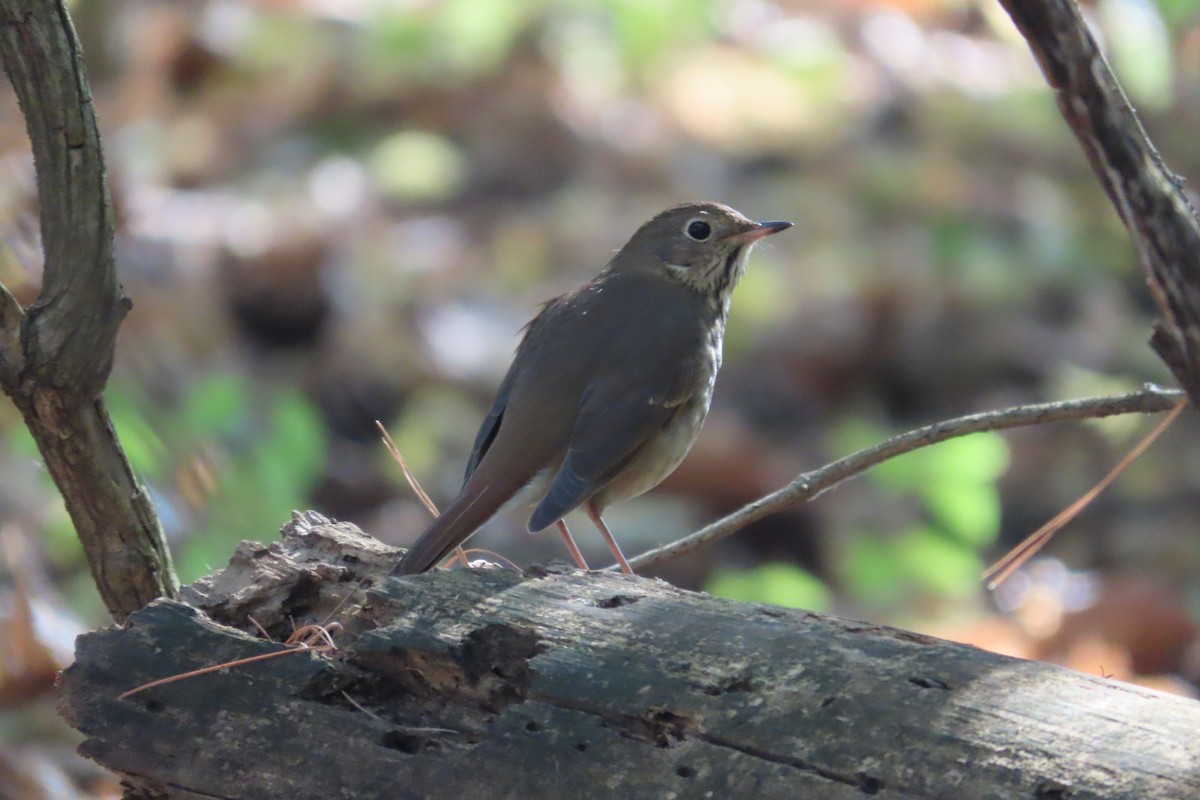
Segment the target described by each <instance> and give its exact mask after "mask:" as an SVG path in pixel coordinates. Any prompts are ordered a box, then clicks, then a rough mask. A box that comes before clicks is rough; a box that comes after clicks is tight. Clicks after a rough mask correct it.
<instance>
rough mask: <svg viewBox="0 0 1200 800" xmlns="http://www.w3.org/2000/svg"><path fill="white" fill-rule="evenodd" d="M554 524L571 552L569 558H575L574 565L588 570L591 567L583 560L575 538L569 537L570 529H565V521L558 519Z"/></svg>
mask: <svg viewBox="0 0 1200 800" xmlns="http://www.w3.org/2000/svg"><path fill="white" fill-rule="evenodd" d="M555 524H556V525H558V532H559V533H561V534H562V537H563V541H564V542H566V543H567V550H569V551H570V552H571V558H573V559H575V564H576V566H578V567H579V568H580V569H583V570H589V571H590V569H591V568H590V567H588V565H587V562H586V561H584V560H583V553H581V552H579V547H578V545H576V544H575V540H574V539H572V538H571V531H569V530H568V529H567V523H565V522H563V521H562V520H561V519H560V520H559V521H558V522H557V523H555Z"/></svg>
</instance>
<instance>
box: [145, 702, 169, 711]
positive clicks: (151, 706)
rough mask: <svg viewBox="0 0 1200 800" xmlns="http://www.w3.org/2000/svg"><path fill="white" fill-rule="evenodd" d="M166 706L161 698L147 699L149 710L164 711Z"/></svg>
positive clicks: (147, 708)
mask: <svg viewBox="0 0 1200 800" xmlns="http://www.w3.org/2000/svg"><path fill="white" fill-rule="evenodd" d="M165 707H166V706H164V705H163V704H162V701H161V700H147V701H146V710H147V711H156V712H157V711H162V710H163V709H164V708H165Z"/></svg>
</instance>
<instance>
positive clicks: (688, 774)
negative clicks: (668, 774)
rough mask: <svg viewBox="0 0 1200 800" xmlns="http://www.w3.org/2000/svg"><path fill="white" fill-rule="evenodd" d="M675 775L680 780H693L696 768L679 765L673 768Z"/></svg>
mask: <svg viewBox="0 0 1200 800" xmlns="http://www.w3.org/2000/svg"><path fill="white" fill-rule="evenodd" d="M675 774H676V775H678V776H679V777H681V778H694V777H696V768H695V767H689V766H688V765H687V764H680V765H679V766H678V767H676V768H675Z"/></svg>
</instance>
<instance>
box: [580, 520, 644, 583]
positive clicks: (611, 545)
mask: <svg viewBox="0 0 1200 800" xmlns="http://www.w3.org/2000/svg"><path fill="white" fill-rule="evenodd" d="M587 513H588V516H589V517H590V518H591V520H592V522H594V523H596V527H597V528H599V529H600V535H601V536H603V537H604V542H605V543H606V544H607V545H608V549H609V550H611V551H612V554H613V557H614V558H616V559H617V565H618V566H619V567H620V568H621V572H624V573H625V574H626V575H632V574H634V573H633V567H631V566H629V562H628V561H626V560H625V554H624V553H622V552H621V545H619V544H617V540H616V539H614V538H613V535H612V531H610V530H609V529H608V525H606V524H605V523H604V520H602V519H601V518H600V512H599V511H597V510H596V507H595V506H594V505H592V504H591V503H588V504H587Z"/></svg>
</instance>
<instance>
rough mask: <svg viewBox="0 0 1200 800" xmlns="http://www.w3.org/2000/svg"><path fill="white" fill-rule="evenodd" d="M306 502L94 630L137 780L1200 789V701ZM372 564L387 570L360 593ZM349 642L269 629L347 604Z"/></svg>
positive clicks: (101, 686) (100, 694)
mask: <svg viewBox="0 0 1200 800" xmlns="http://www.w3.org/2000/svg"><path fill="white" fill-rule="evenodd" d="M395 557H396V556H395V553H394V551H393V550H392V549H391V548H388V547H386V546H384V545H382V544H380V543H378V542H377V541H375V540H374V539H371V538H370V537H367V536H365V535H364V534H362V533H361V532H359V531H358V530H357V529H356V528H354V527H353V526H350V525H335V524H329V523H327V521H325V520H324V519H323V518H321V517H319V516H318V515H315V514H306V515H298V516H297V517H296V518H295V519H294V520H293V521H292V523H290V524H289V526H288V527H287V528H286V529H285V536H284V539H283V541H282V542H281V543H277V544H274V545H271V546H270V547H263V546H261V545H257V544H250V543H247V544H244V545H243V546H241V547H240V548H239V549H238V551H237V553H236V555H235V557H234V559H233V561H232V562H231V565H230V567H228V568H227V569H226V570H224V571H223V572H222V573H220V574H218V575H216V576H215V577H213V578H211V579H207V580H205V581H202V582H200V583H199V584H197V585H195V586H193V587H190V588H188V589H185V590H184V592H183V594H182V595H181V596H182V597H183V598H184V599H186V600H188V601H189V602H190V603H191V605H185V604H183V603H179V602H174V601H168V600H159V601H156V602H155V603H154V604H152V605H151V606H149V607H147V608H146V609H144V610H143V611H140V612H138V613H136V614H134V615H133V616H132V617H130V619H129V621H128V624H127V625H126V626H124V627H113V628H109V629H106V630H102V631H98V632H95V633H90V634H87V635H85V636H83V637H81V638H80V640H79V644H78V652H77V660H76V663H75V664H74V665H73V666H72V667H70V668H69V669H68V670H67V671H66V672H65V673H64V674H63V679H62V684H63V685H62V704H63V710H64V713H65V714H66V716H67V717H68V718H69V719H70V720H71V721H72V723H73V724H74V725H75V726H76V727H77V728H78V729H79V730H81V731H82V732H83V733H84V734H85V735H86V740H85V742H84V743H83V745H82V748H81V749H82V751H83V752H84V753H85V754H86V755H88V756H90V757H92V758H94V759H96V760H97V761H99V762H100V763H101V764H103V765H105V766H107V767H109V768H111V769H113V770H116V771H117V772H119V773H122V774H124V775H125V776H127V780H128V786H129V787H130V788H129V796H130V797H183V798H194V797H205V798H208V797H221V798H243V797H244V798H303V797H353V798H442V797H446V798H455V800H461V798H463V797H464V796H466V797H472V798H507V797H514V798H516V797H521V798H530V797H572V798H591V797H596V798H600V797H603V798H614V797H620V798H642V797H645V798H667V797H685V798H686V797H720V798H726V797H729V798H732V797H754V798H820V799H822V800H824V799H825V798H828V799H830V800H838V798H861V797H863V796H875V797H880V798H900V797H904V798H956V799H958V798H962V799H965V800H986V799H987V798H997V799H999V798H1004V800H1009V799H1010V798H1030V799H1031V800H1033V799H1035V798H1041V799H1043V800H1049V799H1050V798H1068V797H1069V798H1072V800H1085V799H1086V798H1106V799H1111V798H1130V800H1134V799H1135V798H1136V800H1154V799H1155V798H1164V799H1165V798H1171V800H1177V799H1178V798H1183V797H1196V796H1200V744H1197V741H1196V736H1195V732H1196V731H1197V730H1200V704H1197V703H1195V702H1193V701H1190V700H1185V699H1181V698H1177V697H1173V696H1169V695H1165V694H1160V693H1157V692H1153V691H1149V690H1146V689H1141V688H1137V687H1133V686H1128V685H1124V684H1120V683H1117V682H1114V681H1109V680H1105V679H1102V678H1099V677H1093V676H1088V675H1083V674H1080V673H1077V672H1072V671H1069V670H1065V669H1061V668H1058V667H1054V666H1049V665H1046V664H1039V663H1034V662H1028V661H1021V660H1017V659H1012V658H1006V657H1003V656H998V655H994V654H991V653H987V652H983V651H981V650H977V649H974V648H971V647H965V646H962V645H958V644H952V643H949V642H945V641H941V640H938V639H934V638H931V637H927V636H921V635H917V634H913V633H908V632H905V631H901V630H896V629H893V628H886V627H881V626H877V625H869V624H865V623H859V622H850V621H847V620H841V619H836V618H832V617H823V616H818V615H815V614H810V613H806V612H803V611H792V610H785V609H780V608H774V607H769V606H762V605H749V604H741V603H734V602H729V601H725V600H720V599H717V598H713V597H709V596H706V595H703V594H697V593H693V592H686V591H681V590H679V589H676V588H674V587H672V586H669V585H667V584H664V583H662V582H658V581H653V580H647V579H643V578H637V577H626V576H622V575H619V574H609V573H582V572H579V571H576V570H573V569H567V568H565V567H563V568H550V569H540V570H537V571H533V572H530V573H527V574H525V575H519V574H515V573H513V572H509V571H504V570H500V569H470V570H461V569H460V570H454V571H449V572H435V573H432V574H428V575H422V576H417V577H413V578H405V579H396V578H383V577H380V576H382V575H385V574H386V572H387V568H388V567H390V566H391V564H392V563H393V562H394V560H395ZM361 579H366V581H368V582H370V583H371V585H370V587H369V588H362V589H358V590H357V591H356V587H358V585H359V583H360V581H361ZM352 593H353V596H352V597H351V599H350V600H349V601H348V602H346V603H345V605H344V606H343V608H342V609H341V610H340V611H339V612H338V613H337V618H338V620H339V621H340V623H341V626H342V627H341V629H340V630H339V631H337V632H336V634H335V636H336V638H337V640H338V645H339V652H338V653H337V654H334V655H329V654H324V655H322V654H313V653H305V652H297V653H291V654H288V655H284V656H280V657H278V658H274V659H271V660H268V661H265V662H259V663H254V664H249V665H245V666H241V667H235V668H230V669H227V670H223V671H220V672H217V673H212V674H207V675H202V676H199V677H195V678H191V679H188V680H185V681H180V682H176V683H171V684H166V685H162V686H157V687H154V688H150V689H147V690H145V691H142V692H140V693H138V694H135V695H132V696H131V697H129V698H127V699H124V700H122V699H118V698H117V695H118V694H120V693H121V692H123V691H125V690H127V689H130V688H132V687H134V686H137V685H139V684H141V683H142V682H145V681H149V680H153V679H157V678H162V677H164V676H167V675H172V674H175V673H180V672H184V671H187V670H192V669H196V668H199V667H204V666H207V665H211V664H214V663H219V662H222V661H226V660H232V659H239V658H246V657H249V656H254V655H258V654H262V653H269V652H272V651H277V650H282V649H284V648H283V646H282V645H280V644H276V643H272V642H270V641H267V640H265V639H263V638H262V637H261V635H260V634H257V633H255V628H254V626H253V623H251V622H250V621H249V618H250V617H254V619H255V620H257V621H258V622H259V623H261V624H262V625H263V626H264V627H265V628H266V629H267V630H268V631H269V632H270V633H271V635H272V636H274V637H278V638H282V637H283V636H286V634H287V633H288V632H290V630H291V626H292V624H293V621H294V622H295V624H303V623H307V622H313V621H316V622H321V621H324V620H325V619H326V618H327V617H328V616H329V615H330V613H331V612H333V609H334V607H335V606H337V605H338V604H340V603H342V602H343V601H345V600H346V598H347V596H348V595H351V594H352Z"/></svg>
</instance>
